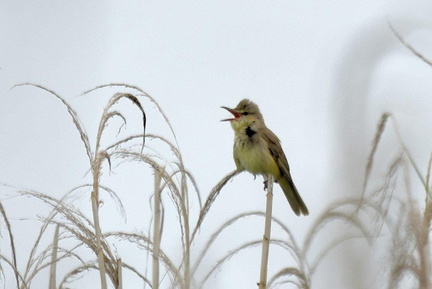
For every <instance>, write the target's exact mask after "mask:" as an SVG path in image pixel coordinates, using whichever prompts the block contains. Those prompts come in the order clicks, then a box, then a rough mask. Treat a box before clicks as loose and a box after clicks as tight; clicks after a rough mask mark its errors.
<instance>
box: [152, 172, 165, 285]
mask: <svg viewBox="0 0 432 289" xmlns="http://www.w3.org/2000/svg"><path fill="white" fill-rule="evenodd" d="M162 174H163V171H162V172H160V171H158V170H155V181H154V225H153V238H154V240H153V282H152V284H153V287H152V288H153V289H158V288H159V249H160V241H161V194H160V193H161V192H160V183H161V179H162Z"/></svg>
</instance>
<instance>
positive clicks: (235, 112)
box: [221, 106, 241, 121]
mask: <svg viewBox="0 0 432 289" xmlns="http://www.w3.org/2000/svg"><path fill="white" fill-rule="evenodd" d="M221 108H223V109H226V110H228V111H229V112H230V113H232V115H233V116H234V118H226V119H222V120H221V121H233V120H236V119H237V118H239V117H240V116H241V114H240V113H238V112H237V111H235V110H234V109H232V108H229V107H226V106H221Z"/></svg>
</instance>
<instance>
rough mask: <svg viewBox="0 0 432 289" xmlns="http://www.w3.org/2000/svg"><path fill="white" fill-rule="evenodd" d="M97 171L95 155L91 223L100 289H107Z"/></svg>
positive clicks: (98, 163) (97, 163)
mask: <svg viewBox="0 0 432 289" xmlns="http://www.w3.org/2000/svg"><path fill="white" fill-rule="evenodd" d="M99 172H100V160H99V158H98V157H96V159H95V161H94V168H93V192H92V196H91V200H92V211H93V223H94V227H95V235H96V250H97V258H98V264H99V274H100V279H101V289H107V281H106V276H105V272H106V270H105V260H104V254H103V249H102V241H101V229H100V223H99Z"/></svg>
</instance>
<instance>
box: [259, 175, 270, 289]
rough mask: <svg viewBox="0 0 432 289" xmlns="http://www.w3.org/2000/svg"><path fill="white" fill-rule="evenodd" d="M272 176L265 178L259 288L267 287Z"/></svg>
mask: <svg viewBox="0 0 432 289" xmlns="http://www.w3.org/2000/svg"><path fill="white" fill-rule="evenodd" d="M273 181H274V180H273V176H270V175H269V176H268V178H267V204H266V214H265V227H264V236H263V245H262V255H261V273H260V282H259V284H258V285H259V289H265V288H267V268H268V258H269V249H270V235H271V221H272V209H273Z"/></svg>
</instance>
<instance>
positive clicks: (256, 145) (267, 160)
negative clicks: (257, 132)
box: [234, 138, 279, 178]
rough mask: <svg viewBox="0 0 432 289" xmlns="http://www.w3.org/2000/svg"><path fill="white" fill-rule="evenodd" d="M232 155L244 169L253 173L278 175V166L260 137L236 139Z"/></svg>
mask: <svg viewBox="0 0 432 289" xmlns="http://www.w3.org/2000/svg"><path fill="white" fill-rule="evenodd" d="M234 157H235V158H236V159H238V161H239V162H240V164H241V166H242V167H243V168H244V169H245V170H246V171H248V172H250V173H252V174H254V175H255V174H271V175H273V176H275V177H276V178H278V177H279V167H278V165H277V163H276V161H275V160H274V158H273V156H272V155H271V154H270V151H269V149H268V146H267V144H266V143H265V142H264V141H263V140H262V139H260V138H257V139H255V140H254V141H251V140H245V139H242V140H241V139H237V140H236V142H235V143H234Z"/></svg>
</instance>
